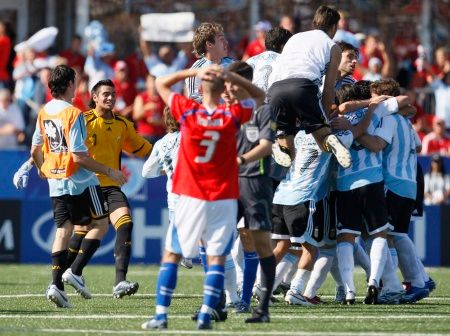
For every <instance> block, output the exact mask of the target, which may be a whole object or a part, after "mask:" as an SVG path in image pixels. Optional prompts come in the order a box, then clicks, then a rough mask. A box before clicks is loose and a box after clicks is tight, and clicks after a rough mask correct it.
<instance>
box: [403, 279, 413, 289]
mask: <svg viewBox="0 0 450 336" xmlns="http://www.w3.org/2000/svg"><path fill="white" fill-rule="evenodd" d="M402 285H403V289H404V290H405V291H409V290H410V289H411V282H407V281H403V282H402Z"/></svg>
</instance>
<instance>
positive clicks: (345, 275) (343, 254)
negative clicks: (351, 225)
mask: <svg viewBox="0 0 450 336" xmlns="http://www.w3.org/2000/svg"><path fill="white" fill-rule="evenodd" d="M353 248H354V247H353V244H352V243H349V242H339V243H337V246H336V256H337V260H338V267H339V273H340V274H341V278H342V282H343V284H344V287H345V292H346V293H348V292H350V291H351V292H356V290H355V283H354V281H353V270H354V268H355V259H354V256H353Z"/></svg>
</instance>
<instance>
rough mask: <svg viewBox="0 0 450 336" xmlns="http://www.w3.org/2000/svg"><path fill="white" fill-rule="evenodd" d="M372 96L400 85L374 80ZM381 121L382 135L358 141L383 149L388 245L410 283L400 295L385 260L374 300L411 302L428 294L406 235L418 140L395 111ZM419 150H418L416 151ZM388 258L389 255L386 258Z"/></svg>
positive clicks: (391, 266) (413, 193)
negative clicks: (388, 229) (396, 254)
mask: <svg viewBox="0 0 450 336" xmlns="http://www.w3.org/2000/svg"><path fill="white" fill-rule="evenodd" d="M370 88H371V93H372V96H374V97H377V96H380V95H391V96H399V95H400V87H399V85H398V83H397V82H396V81H395V80H393V79H384V80H378V81H376V82H374V83H373V84H372V85H371V86H370ZM382 122H383V123H384V124H385V125H386V129H387V131H386V132H384V136H383V137H377V131H378V129H377V130H376V131H375V133H374V135H373V136H371V135H368V134H366V135H363V136H362V137H360V138H359V142H360V143H361V144H362V145H363V146H367V148H369V149H370V150H372V151H378V150H380V149H381V150H383V177H384V183H385V188H386V189H387V192H386V204H387V211H388V216H389V223H390V224H392V225H393V227H394V229H393V230H392V231H391V232H389V236H388V242H389V246H391V247H392V248H391V249H390V250H392V249H394V252H395V247H394V244H395V246H397V247H398V255H399V266H400V269H401V271H402V274H403V275H404V278H405V281H407V282H410V283H411V286H410V287H409V288H408V289H407V292H406V293H405V296H404V297H403V288H402V287H401V285H400V283H399V281H398V279H397V276H396V269H397V267H396V265H394V264H393V263H387V264H386V268H385V271H384V273H383V277H382V279H383V288H382V291H381V293H380V296H379V298H378V303H393V302H396V303H398V302H399V300H400V301H404V302H415V301H418V300H421V299H423V298H425V297H427V296H428V295H429V291H428V288H427V287H426V285H425V282H424V281H423V278H422V275H421V272H420V270H419V265H418V264H417V254H416V252H415V248H414V245H413V243H412V241H411V240H410V238H409V237H408V230H409V223H410V220H411V215H412V212H413V209H414V207H415V200H416V196H417V182H416V172H417V152H418V151H417V150H418V149H420V145H421V144H420V139H419V138H418V136H417V133H416V132H415V131H414V129H413V127H412V125H411V123H410V122H409V121H408V120H407V119H406V118H405V117H403V116H401V115H399V114H394V115H389V116H385V117H383V119H382ZM419 152H420V150H419ZM388 259H389V258H388Z"/></svg>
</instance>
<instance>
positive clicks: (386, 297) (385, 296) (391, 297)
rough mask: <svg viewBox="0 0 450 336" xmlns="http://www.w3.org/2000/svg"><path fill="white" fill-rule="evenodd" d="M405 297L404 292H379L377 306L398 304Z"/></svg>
mask: <svg viewBox="0 0 450 336" xmlns="http://www.w3.org/2000/svg"><path fill="white" fill-rule="evenodd" d="M404 295H405V291H404V290H401V291H399V292H394V291H383V290H382V291H381V293H380V294H379V295H378V299H377V302H376V303H377V304H393V305H397V304H400V300H401V299H402V298H403V296H404Z"/></svg>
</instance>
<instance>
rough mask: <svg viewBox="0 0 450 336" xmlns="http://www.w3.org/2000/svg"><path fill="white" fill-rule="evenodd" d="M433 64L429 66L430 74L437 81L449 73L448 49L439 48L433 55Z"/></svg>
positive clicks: (449, 54)
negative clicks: (435, 77) (436, 78)
mask: <svg viewBox="0 0 450 336" xmlns="http://www.w3.org/2000/svg"><path fill="white" fill-rule="evenodd" d="M434 58H435V63H434V64H433V65H432V66H431V72H432V74H433V75H435V76H437V77H438V78H439V79H443V78H444V75H445V73H448V72H450V48H449V47H440V48H438V49H436V51H435V53H434Z"/></svg>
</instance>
